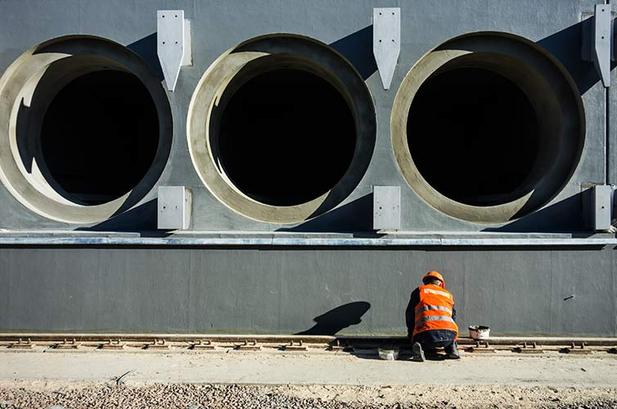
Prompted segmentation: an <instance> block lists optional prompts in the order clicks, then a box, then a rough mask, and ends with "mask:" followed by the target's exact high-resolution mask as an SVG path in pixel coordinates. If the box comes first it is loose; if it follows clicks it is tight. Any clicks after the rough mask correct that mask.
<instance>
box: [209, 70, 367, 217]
mask: <svg viewBox="0 0 617 409" xmlns="http://www.w3.org/2000/svg"><path fill="white" fill-rule="evenodd" d="M217 143H218V155H219V158H218V160H219V161H220V165H221V166H222V169H223V171H224V173H225V174H226V175H227V176H228V177H229V179H230V180H231V182H232V183H233V184H234V186H235V187H236V188H237V189H239V190H240V191H241V192H243V193H244V194H245V195H247V196H249V197H250V198H252V199H254V200H256V201H258V202H261V203H264V204H269V205H273V206H292V205H298V204H301V203H306V202H308V201H310V200H313V199H315V198H317V197H319V196H321V195H322V194H324V193H326V192H327V191H329V190H330V189H332V188H333V187H334V186H335V185H336V184H337V183H338V182H339V180H340V179H341V178H342V177H343V175H344V174H345V172H346V171H347V169H348V168H349V166H350V164H351V161H352V158H353V155H354V150H355V146H356V129H355V124H354V118H353V114H352V112H351V110H350V108H349V106H348V104H347V102H346V101H345V99H344V98H343V96H342V95H341V94H340V93H339V91H338V90H337V89H336V88H335V87H334V86H333V85H332V84H331V83H330V82H328V81H327V80H325V79H323V78H321V77H319V76H318V75H316V74H313V73H311V72H308V71H305V70H301V69H288V68H285V69H275V70H271V71H267V72H262V73H260V74H258V75H256V76H253V77H252V78H250V79H249V80H248V81H246V82H245V83H243V84H242V85H241V86H240V87H239V88H238V89H237V90H236V92H235V93H234V94H233V95H232V96H230V97H229V100H228V102H227V104H226V105H225V106H223V108H222V114H221V118H220V127H219V131H218V134H217Z"/></svg>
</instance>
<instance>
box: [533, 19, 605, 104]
mask: <svg viewBox="0 0 617 409" xmlns="http://www.w3.org/2000/svg"><path fill="white" fill-rule="evenodd" d="M592 24H593V18H588V19H586V20H583V21H581V22H580V23H577V24H574V25H572V26H570V27H567V28H565V29H563V30H561V31H558V32H557V33H555V34H553V35H550V36H548V37H546V38H543V39H541V40H540V41H538V44H539V45H540V46H542V47H543V48H544V49H546V50H547V51H549V52H550V53H551V54H553V55H554V56H555V57H556V58H557V59H558V60H559V61H560V62H561V63H562V64H563V65H564V67H565V68H566V69H567V70H568V71H569V72H570V75H571V76H572V78H573V79H574V82H576V85H577V87H578V90H579V92H580V94H581V95H583V94H584V93H585V92H587V91H588V90H589V89H590V88H591V87H592V86H594V85H595V84H596V83H597V82H598V81H600V76H599V75H598V72H597V71H596V69H595V67H594V65H593V63H592V62H591V61H584V60H583V59H582V58H581V44H583V33H585V38H589V39H591V32H592V31H591V30H592ZM615 66H616V63H615V62H612V63H611V70H612V69H614V68H615Z"/></svg>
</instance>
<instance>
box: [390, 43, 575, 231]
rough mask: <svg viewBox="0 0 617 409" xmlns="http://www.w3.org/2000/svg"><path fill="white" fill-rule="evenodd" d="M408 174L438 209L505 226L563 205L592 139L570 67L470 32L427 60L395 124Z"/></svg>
mask: <svg viewBox="0 0 617 409" xmlns="http://www.w3.org/2000/svg"><path fill="white" fill-rule="evenodd" d="M390 124H391V132H392V146H393V149H394V155H395V158H396V161H397V164H398V166H399V169H400V171H401V174H402V176H403V177H404V179H405V181H406V182H407V183H408V184H409V186H410V187H411V188H412V189H413V191H414V192H415V193H416V194H417V195H418V196H419V197H420V198H422V199H424V201H425V202H427V203H428V204H429V205H431V206H432V207H433V208H435V209H437V210H439V211H441V212H443V213H445V214H447V215H450V216H452V217H455V218H458V219H463V220H467V221H471V222H477V223H504V222H507V221H510V220H514V219H517V218H519V217H522V216H524V215H526V214H529V213H531V212H533V211H535V210H537V209H538V208H540V207H542V206H544V205H546V204H547V203H548V202H549V201H550V200H552V199H553V198H555V197H556V196H557V195H558V194H559V193H560V192H561V191H562V190H563V188H564V187H565V185H566V184H567V183H568V181H569V179H570V178H571V176H572V175H573V173H574V171H575V169H576V166H577V165H578V161H579V160H580V157H581V152H582V149H583V144H584V137H585V121H584V111H583V104H582V100H581V97H580V94H579V93H578V90H577V87H576V84H575V83H574V81H573V80H572V78H571V77H570V75H569V73H568V72H567V70H566V69H565V68H564V67H563V66H562V65H561V64H560V63H559V61H557V60H556V59H555V58H554V57H553V56H551V55H550V54H549V53H548V52H547V51H546V50H544V49H542V48H541V47H539V46H538V45H537V44H535V43H533V42H531V41H529V40H527V39H525V38H522V37H518V36H515V35H512V34H507V33H471V34H466V35H463V36H460V37H456V38H454V39H452V40H449V41H447V42H445V43H444V44H442V45H440V46H438V47H436V48H435V49H433V50H432V51H431V52H429V53H427V54H426V55H425V56H424V57H422V59H420V60H419V61H418V62H417V63H416V64H415V65H414V67H413V68H412V69H411V70H410V71H409V72H408V73H407V75H406V76H405V78H404V79H403V81H402V83H401V86H400V88H399V90H398V92H397V94H396V98H395V100H394V104H393V108H392V117H391V123H390Z"/></svg>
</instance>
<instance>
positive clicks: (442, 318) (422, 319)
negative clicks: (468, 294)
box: [416, 315, 454, 327]
mask: <svg viewBox="0 0 617 409" xmlns="http://www.w3.org/2000/svg"><path fill="white" fill-rule="evenodd" d="M426 321H446V322H454V320H453V319H452V317H448V316H446V315H427V316H425V317H420V318H418V319H417V320H416V327H417V326H418V323H422V322H426Z"/></svg>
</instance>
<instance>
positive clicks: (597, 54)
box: [593, 4, 613, 88]
mask: <svg viewBox="0 0 617 409" xmlns="http://www.w3.org/2000/svg"><path fill="white" fill-rule="evenodd" d="M611 11H612V10H611V5H610V4H596V6H595V14H594V21H593V44H594V48H593V62H594V64H595V66H596V69H597V70H598V73H599V74H600V77H601V78H602V84H604V87H606V88H608V87H610V85H611V54H612V50H611V44H612V39H613V15H612V12H611Z"/></svg>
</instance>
